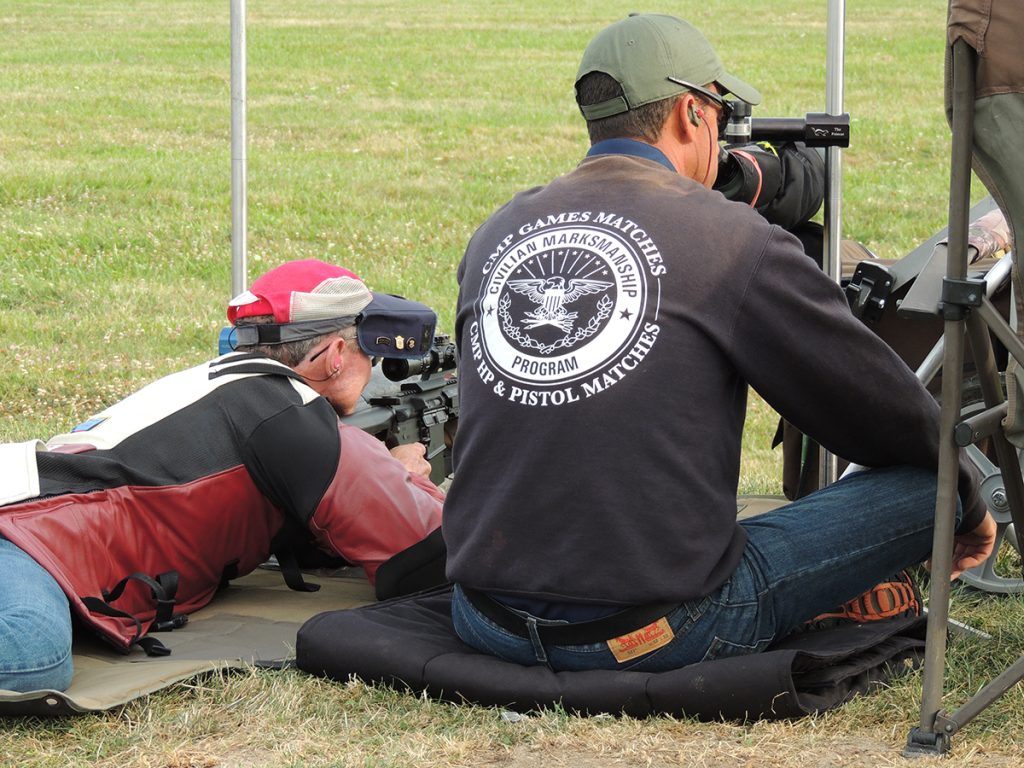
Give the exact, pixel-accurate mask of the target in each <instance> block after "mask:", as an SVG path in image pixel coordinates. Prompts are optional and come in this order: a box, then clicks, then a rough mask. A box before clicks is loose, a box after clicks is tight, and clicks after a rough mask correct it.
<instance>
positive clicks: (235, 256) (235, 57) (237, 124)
mask: <svg viewBox="0 0 1024 768" xmlns="http://www.w3.org/2000/svg"><path fill="white" fill-rule="evenodd" d="M245 146H246V135H245V0H231V295H232V296H237V295H238V294H240V293H241V292H242V291H244V290H245V289H246V282H247V281H246V229H247V222H246V176H245V174H246V154H245Z"/></svg>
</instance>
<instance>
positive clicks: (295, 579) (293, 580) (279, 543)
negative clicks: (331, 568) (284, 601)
mask: <svg viewBox="0 0 1024 768" xmlns="http://www.w3.org/2000/svg"><path fill="white" fill-rule="evenodd" d="M306 536H307V532H306V530H305V529H304V528H302V527H301V526H300V525H299V524H298V523H297V522H295V521H294V520H293V519H292V518H290V517H287V518H285V521H284V525H282V526H281V530H280V531H278V532H277V535H276V536H274V539H273V541H271V542H270V551H271V552H272V553H273V554H274V557H276V558H277V564H278V565H279V566H280V567H281V576H282V577H283V578H284V583H285V584H287V585H288V589H294V590H295V591H296V592H318V591H319V590H320V585H319V584H314V583H312V582H308V581H306V580H305V579H303V578H302V570H301V569H300V568H299V560H298V558H297V557H296V555H295V548H296V546H297V542H299V541H300V540H303V539H305V538H306Z"/></svg>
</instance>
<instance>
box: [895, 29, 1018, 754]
mask: <svg viewBox="0 0 1024 768" xmlns="http://www.w3.org/2000/svg"><path fill="white" fill-rule="evenodd" d="M976 61H977V55H976V53H975V51H974V49H973V48H971V46H970V45H969V44H968V43H967V42H965V41H964V40H958V41H957V42H955V43H954V44H953V47H952V77H953V79H952V104H953V117H952V130H953V146H952V158H951V168H950V194H949V247H948V253H947V259H946V276H945V278H944V280H943V284H942V294H941V295H942V300H941V303H940V305H939V311H940V312H941V314H942V316H943V319H944V321H945V322H944V330H943V340H944V357H943V370H944V371H960V370H963V362H964V343H965V331H966V338H967V339H968V340H969V342H970V347H971V353H972V356H973V358H974V361H975V365H976V368H977V370H978V374H979V378H980V383H981V388H982V394H983V396H984V399H985V408H986V414H990V417H989V418H988V419H985V418H979V417H975V418H974V419H972V421H973V422H975V423H978V424H987V425H989V426H988V427H987V428H981V429H975V430H971V431H972V433H973V435H972V441H973V442H977V440H979V439H981V438H983V437H989V438H991V439H992V442H993V446H994V448H995V451H996V458H997V460H998V462H999V466H1000V467H1001V468H1002V469H1003V481H1004V483H1005V492H1006V496H1007V500H1008V502H1009V506H1010V514H1011V517H1012V519H1013V522H1014V531H1015V532H1016V533H1021V532H1024V479H1022V477H1021V473H1020V470H1019V467H1020V464H1019V462H1018V458H1017V451H1016V449H1015V448H1014V447H1013V446H1012V445H1011V444H1010V443H1009V442H1008V441H1007V439H1006V436H1005V434H1004V433H1003V431H1002V429H1001V426H1000V421H1001V419H1000V418H995V416H998V415H999V414H1000V413H1002V412H1003V411H1004V410H1005V397H1004V394H1003V390H1002V386H1001V384H1000V380H999V371H998V369H997V367H996V363H995V357H994V354H993V351H992V344H991V340H990V336H989V332H990V331H991V333H992V334H994V335H995V336H996V338H998V339H999V341H1000V342H1002V343H1003V345H1004V346H1005V347H1006V348H1007V350H1008V351H1009V353H1010V355H1012V356H1013V357H1014V358H1015V359H1016V360H1017V361H1018V362H1020V363H1022V364H1024V343H1022V341H1021V339H1020V338H1019V337H1018V336H1017V334H1016V333H1015V332H1014V331H1013V329H1012V328H1010V326H1009V325H1008V324H1007V322H1006V321H1005V320H1004V319H1003V318H1002V316H1001V315H1000V314H999V312H998V310H996V309H995V308H994V307H993V305H992V304H991V302H990V301H989V300H988V299H987V298H986V297H985V285H984V281H981V280H968V279H967V263H968V250H967V234H968V232H967V230H968V210H969V206H970V187H971V152H972V145H973V140H974V99H975V71H976ZM961 393H962V381H961V377H959V376H943V377H942V415H941V427H940V429H941V433H940V436H941V447H940V453H939V472H938V492H937V494H936V503H935V534H934V541H933V549H932V573H933V574H935V578H933V579H932V580H931V590H930V593H929V610H928V639H927V643H926V647H925V666H924V687H923V693H922V697H921V719H920V724H919V725H918V726H917V727H915V728H913V729H912V730H911V731H910V734H909V736H908V738H907V746H906V748H905V750H904V754H905V755H907V756H914V755H928V754H944V753H946V752H948V751H949V749H950V740H951V737H952V736H953V735H954V734H955V733H956V732H957V731H958V730H959V729H961V728H963V727H964V726H965V725H966V724H967V723H968V722H970V721H971V720H972V719H974V717H976V716H977V715H978V714H979V713H981V712H982V711H983V710H984V709H985V708H987V707H988V706H989V705H991V704H992V703H994V702H995V701H996V700H997V699H999V697H1000V696H1002V695H1003V694H1004V693H1006V691H1007V690H1009V689H1010V688H1011V687H1012V686H1013V685H1015V684H1016V683H1018V682H1019V681H1020V680H1022V679H1024V655H1022V656H1021V657H1020V658H1019V659H1018V660H1017V661H1016V662H1015V663H1013V664H1012V665H1011V666H1009V667H1008V668H1007V669H1006V670H1004V671H1003V672H1002V673H1001V674H1000V675H998V676H997V677H996V678H995V679H994V680H992V681H991V682H990V683H988V684H987V685H986V686H984V687H983V688H982V689H981V690H980V691H978V693H976V694H975V695H974V696H972V697H971V698H970V699H969V700H968V701H967V702H966V703H965V704H964V705H963V706H961V707H960V709H958V710H957V711H955V712H953V713H952V714H947V713H945V712H944V711H943V710H942V689H943V680H944V676H945V655H946V626H947V619H948V618H949V597H950V582H949V580H948V579H946V578H943V576H942V575H943V574H946V573H949V572H950V571H951V570H952V560H953V555H952V553H953V537H954V526H955V518H956V503H957V471H958V457H959V451H960V448H961V447H963V446H962V445H959V444H958V443H957V441H956V437H955V429H956V426H957V424H958V422H959V421H960V407H959V404H960V399H961ZM963 432H964V431H963V430H961V434H963Z"/></svg>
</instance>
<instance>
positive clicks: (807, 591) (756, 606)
mask: <svg viewBox="0 0 1024 768" xmlns="http://www.w3.org/2000/svg"><path fill="white" fill-rule="evenodd" d="M935 491H936V483H935V474H934V473H933V472H928V471H925V470H922V469H916V468H913V467H888V468H885V469H873V470H869V471H866V472H859V473H856V474H853V475H850V476H848V477H846V478H844V479H842V480H840V481H838V482H836V483H834V484H832V485H830V486H828V487H827V488H825V489H823V490H821V491H818V492H817V493H814V494H812V495H810V496H806V497H804V498H802V499H799V500H798V501H795V502H793V503H792V504H788V505H786V506H784V507H781V508H779V509H777V510H773V511H771V512H767V513H765V514H763V515H758V516H757V517H754V518H750V519H746V520H741V521H740V525H742V526H743V527H744V528H745V529H746V531H747V535H748V540H747V546H746V548H745V550H744V553H743V558H742V559H741V560H740V563H739V565H738V566H737V568H736V570H735V571H734V572H733V574H732V576H731V577H730V578H729V579H728V580H727V581H726V582H725V583H724V584H723V585H722V586H721V587H720V588H719V589H718V590H716V591H715V592H713V593H712V594H710V595H708V596H707V597H703V598H701V599H698V600H692V601H689V602H686V603H683V604H682V605H680V606H679V607H678V608H676V609H675V610H673V611H672V612H671V613H669V614H668V615H667V616H666V619H667V621H668V624H669V626H670V627H671V629H672V632H673V634H674V637H673V639H672V640H671V641H670V642H669V643H667V644H666V645H663V646H662V647H661V648H658V649H657V650H654V651H651V652H650V653H647V654H646V655H644V656H640V657H638V658H634V659H632V660H630V661H626V662H624V663H622V664H620V663H618V662H617V661H616V659H615V657H614V656H613V655H612V653H611V651H610V650H609V647H608V645H607V643H604V642H601V643H592V644H587V645H562V646H557V645H551V644H545V643H543V642H541V640H540V638H539V637H538V635H537V634H536V633H531V637H530V638H524V637H520V636H518V635H515V634H513V633H511V632H509V631H508V630H506V629H503V628H502V627H499V626H498V625H496V624H495V623H494V622H492V621H491V620H490V619H488V618H487V617H486V616H483V615H482V614H481V613H480V612H479V611H477V610H476V608H474V607H473V606H472V605H471V604H470V602H469V601H468V600H467V599H466V597H465V594H464V593H463V592H462V590H461V589H460V588H459V587H457V586H456V588H455V592H454V594H453V597H452V621H453V623H454V625H455V631H456V633H457V634H458V635H459V637H460V638H461V639H462V640H463V642H465V643H466V644H468V645H471V646H473V647H474V648H476V649H477V650H480V651H483V652H484V653H489V654H491V655H494V656H498V657H499V658H502V659H505V660H507V661H512V662H515V663H518V664H524V665H535V664H547V665H548V666H549V667H551V668H552V669H554V670H556V671H560V670H581V669H616V670H624V669H630V670H634V671H639V672H661V671H664V670H668V669H677V668H679V667H683V666H686V665H687V664H693V663H694V662H698V661H703V660H711V659H718V658H725V657H728V656H738V655H742V654H747V653H756V652H758V651H763V650H765V649H766V648H767V647H768V646H769V645H770V644H771V643H772V642H774V641H775V640H778V639H781V638H783V637H785V636H786V635H788V634H789V633H790V632H792V631H793V630H794V629H796V628H798V627H799V626H800V625H802V624H803V623H804V622H805V621H807V620H808V619H811V618H814V617H815V616H817V615H818V614H821V613H824V612H825V611H829V610H832V609H834V608H836V607H837V606H839V605H842V604H843V603H845V602H846V601H848V600H851V599H852V598H854V597H856V596H858V595H860V594H862V593H863V592H865V591H867V590H868V589H870V588H871V587H873V586H874V585H876V584H878V583H879V582H881V581H883V580H885V579H886V578H888V577H890V576H892V575H893V574H895V573H897V572H898V571H900V570H901V569H902V568H906V567H908V566H911V565H916V564H918V563H920V562H922V561H923V560H925V559H927V557H928V556H929V554H930V552H931V545H932V528H933V525H934V514H935ZM960 515H961V512H960V510H959V505H958V510H957V522H958V523H959V519H960ZM510 610H512V609H510ZM515 612H516V613H518V614H519V615H520V617H521V618H523V619H524V622H525V623H524V629H525V627H526V626H533V625H535V626H541V627H542V626H545V625H555V624H561V623H562V622H553V621H549V620H544V619H539V618H537V617H534V616H530V615H529V614H527V613H525V612H523V611H515Z"/></svg>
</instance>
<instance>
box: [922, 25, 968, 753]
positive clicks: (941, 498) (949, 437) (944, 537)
mask: <svg viewBox="0 0 1024 768" xmlns="http://www.w3.org/2000/svg"><path fill="white" fill-rule="evenodd" d="M971 54H972V51H971V48H970V47H969V46H968V45H967V43H965V42H964V41H962V40H961V41H958V42H957V43H956V44H955V45H954V47H953V62H952V68H953V120H952V130H953V149H952V156H951V159H950V185H949V251H948V253H947V258H946V276H947V277H949V278H952V279H957V280H962V279H963V278H964V276H965V275H966V274H967V227H968V209H969V207H970V190H971V145H972V144H973V141H974V58H973V56H972V55H971ZM963 323H964V321H963V320H950V319H947V320H946V322H945V330H944V333H943V339H944V340H945V345H946V353H945V358H944V361H943V364H942V371H943V376H942V403H943V406H942V416H941V425H940V430H941V432H940V434H939V440H940V443H939V475H938V492H937V495H936V501H935V534H934V537H933V542H932V580H931V588H930V591H929V599H928V606H929V610H928V639H927V643H926V646H925V663H924V680H923V690H922V692H921V722H920V730H921V731H922V732H923V733H929V734H931V733H935V719H936V716H937V715H938V714H939V710H940V709H941V707H942V682H943V678H944V676H945V661H946V618H947V617H948V615H949V591H950V589H949V576H948V574H949V572H950V570H951V568H952V562H953V526H954V523H955V520H956V500H957V469H958V457H959V451H958V449H957V446H956V443H955V442H954V439H953V429H954V427H955V426H956V423H957V421H958V420H959V417H960V413H959V408H958V407H957V405H956V404H957V403H959V402H960V393H961V380H960V375H959V374H960V372H961V371H962V370H963V359H964V333H963V328H964V325H963ZM942 735H943V736H944V734H942Z"/></svg>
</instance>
